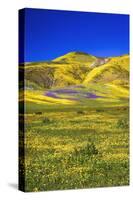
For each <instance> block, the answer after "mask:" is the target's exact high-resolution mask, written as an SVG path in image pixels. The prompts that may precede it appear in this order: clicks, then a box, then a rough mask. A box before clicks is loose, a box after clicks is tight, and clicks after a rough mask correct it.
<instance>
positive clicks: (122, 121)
mask: <svg viewBox="0 0 133 200" xmlns="http://www.w3.org/2000/svg"><path fill="white" fill-rule="evenodd" d="M116 126H117V128H128V127H129V122H128V119H120V120H118V121H117V125H116Z"/></svg>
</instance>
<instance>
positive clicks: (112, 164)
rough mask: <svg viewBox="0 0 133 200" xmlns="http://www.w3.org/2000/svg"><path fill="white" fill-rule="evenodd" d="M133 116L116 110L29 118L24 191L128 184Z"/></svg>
mask: <svg viewBox="0 0 133 200" xmlns="http://www.w3.org/2000/svg"><path fill="white" fill-rule="evenodd" d="M34 109H35V107H33V110H34ZM128 113H129V112H128V107H127V106H120V107H119V106H116V107H107V108H91V109H90V108H89V107H88V109H85V110H84V109H82V110H81V109H80V108H77V109H74V108H73V109H64V110H63V109H57V110H55V109H53V110H52V109H50V110H46V111H44V112H31V113H27V114H25V140H24V143H25V190H26V191H47V190H58V189H75V188H92V187H109V186H121V185H128V184H129V130H128V129H129V124H128ZM20 138H21V133H20ZM20 160H21V156H20Z"/></svg>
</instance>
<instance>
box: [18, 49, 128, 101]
mask: <svg viewBox="0 0 133 200" xmlns="http://www.w3.org/2000/svg"><path fill="white" fill-rule="evenodd" d="M20 69H21V70H25V84H26V86H25V89H26V90H27V92H28V91H31V90H32V91H34V92H33V94H32V97H33V99H32V98H31V94H30V98H29V97H28V95H29V94H28V93H26V94H27V98H28V99H30V100H31V99H32V101H36V102H40V97H39V99H38V97H37V94H36V93H35V91H47V90H50V91H51V93H46V94H45V99H44V95H43V96H42V99H43V101H45V102H46V103H47V102H49V100H50V101H51V102H52V101H53V102H54V103H61V102H64V103H66V102H69V103H71V102H72V101H73V100H79V101H80V102H81V101H82V100H85V101H86V99H88V98H90V97H91V98H93V99H97V100H101V101H103V100H104V101H105V100H106V99H105V97H106V98H111V99H118V98H119V99H120V98H128V96H129V55H123V56H119V57H112V58H98V57H95V56H92V55H89V54H86V53H82V52H70V53H68V54H66V55H64V56H61V57H59V58H56V59H54V60H52V61H49V62H36V63H26V64H25V66H24V67H23V66H21V67H20ZM56 89H60V91H59V92H57V90H56ZM61 89H63V90H61ZM64 89H65V92H64ZM70 90H71V91H70ZM34 94H35V96H36V97H37V99H38V101H37V99H36V97H35V96H34ZM40 95H41V94H40ZM49 95H50V96H49ZM51 95H52V96H51ZM46 97H47V98H46ZM99 97H101V98H99ZM35 99H36V100H35ZM47 100H48V101H47ZM71 100H72V101H71ZM87 101H88V100H87ZM72 103H73V102H72Z"/></svg>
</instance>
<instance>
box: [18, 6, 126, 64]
mask: <svg viewBox="0 0 133 200" xmlns="http://www.w3.org/2000/svg"><path fill="white" fill-rule="evenodd" d="M21 23H22V21H21V20H20V25H21ZM24 40H25V41H24V42H25V58H24V59H25V62H32V61H43V60H52V59H54V58H56V57H58V56H61V55H64V54H66V53H68V52H71V51H82V52H86V53H89V54H92V55H95V56H101V57H106V56H119V55H122V54H127V53H129V16H128V15H121V14H102V13H87V12H72V11H57V10H44V9H28V8H27V9H25V39H24ZM20 61H22V58H21V55H20Z"/></svg>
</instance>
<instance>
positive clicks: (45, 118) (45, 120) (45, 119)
mask: <svg viewBox="0 0 133 200" xmlns="http://www.w3.org/2000/svg"><path fill="white" fill-rule="evenodd" d="M42 122H43V123H50V122H51V120H50V119H49V118H48V117H44V119H43V120H42Z"/></svg>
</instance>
